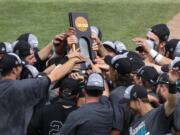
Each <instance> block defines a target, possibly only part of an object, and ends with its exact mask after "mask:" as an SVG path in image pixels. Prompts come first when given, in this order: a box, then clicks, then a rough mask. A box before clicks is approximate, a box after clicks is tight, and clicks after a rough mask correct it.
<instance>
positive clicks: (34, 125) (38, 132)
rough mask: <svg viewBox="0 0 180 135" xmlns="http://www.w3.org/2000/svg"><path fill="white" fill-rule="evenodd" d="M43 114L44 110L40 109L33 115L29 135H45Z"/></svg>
mask: <svg viewBox="0 0 180 135" xmlns="http://www.w3.org/2000/svg"><path fill="white" fill-rule="evenodd" d="M42 112H43V109H40V110H38V111H37V112H36V113H35V114H34V115H33V117H32V119H31V121H30V123H29V125H28V128H27V135H43V133H42V126H43V122H42V121H43V120H42Z"/></svg>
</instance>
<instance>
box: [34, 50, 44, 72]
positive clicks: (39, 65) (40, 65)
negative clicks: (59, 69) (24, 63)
mask: <svg viewBox="0 0 180 135" xmlns="http://www.w3.org/2000/svg"><path fill="white" fill-rule="evenodd" d="M34 56H35V58H36V63H35V64H34V66H35V67H36V68H37V69H38V71H40V72H42V71H43V70H44V69H45V63H46V60H45V61H42V60H41V59H40V57H39V54H38V52H36V53H34Z"/></svg>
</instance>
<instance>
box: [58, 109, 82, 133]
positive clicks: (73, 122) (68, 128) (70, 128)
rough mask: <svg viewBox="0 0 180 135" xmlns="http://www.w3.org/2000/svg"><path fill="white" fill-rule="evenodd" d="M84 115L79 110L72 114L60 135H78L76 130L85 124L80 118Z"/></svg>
mask: <svg viewBox="0 0 180 135" xmlns="http://www.w3.org/2000/svg"><path fill="white" fill-rule="evenodd" d="M83 115H84V114H80V112H79V111H78V110H76V111H73V112H71V113H70V114H69V115H68V117H67V119H66V121H65V123H64V125H63V126H62V128H61V129H60V132H59V134H58V135H76V129H77V128H78V126H79V125H81V124H83V121H82V119H81V118H82V117H80V116H83Z"/></svg>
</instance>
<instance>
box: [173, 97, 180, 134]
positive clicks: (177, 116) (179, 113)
mask: <svg viewBox="0 0 180 135" xmlns="http://www.w3.org/2000/svg"><path fill="white" fill-rule="evenodd" d="M173 117H174V118H173V122H174V127H175V130H176V131H180V97H178V100H177V105H176V109H175V112H174V116H173Z"/></svg>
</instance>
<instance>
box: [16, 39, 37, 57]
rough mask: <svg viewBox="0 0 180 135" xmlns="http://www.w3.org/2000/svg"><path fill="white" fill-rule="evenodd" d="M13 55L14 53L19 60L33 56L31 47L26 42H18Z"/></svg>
mask: <svg viewBox="0 0 180 135" xmlns="http://www.w3.org/2000/svg"><path fill="white" fill-rule="evenodd" d="M13 52H14V53H16V54H17V55H18V56H19V57H20V58H25V57H26V56H28V55H31V54H33V53H34V52H33V50H32V49H31V46H30V44H29V43H28V42H26V41H18V42H17V43H16V44H15V46H14V50H13Z"/></svg>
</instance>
